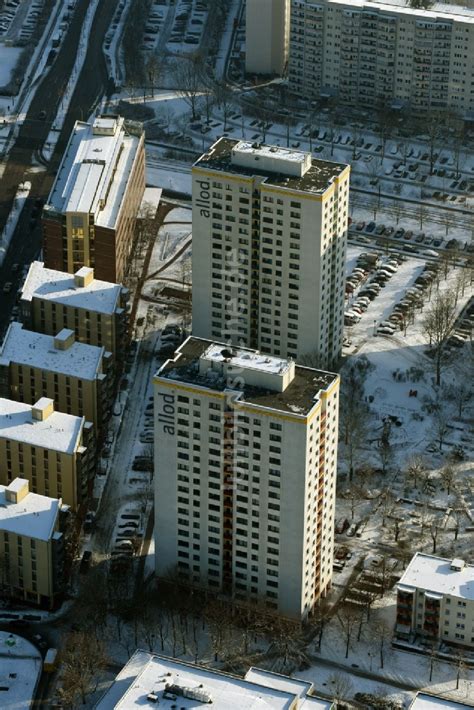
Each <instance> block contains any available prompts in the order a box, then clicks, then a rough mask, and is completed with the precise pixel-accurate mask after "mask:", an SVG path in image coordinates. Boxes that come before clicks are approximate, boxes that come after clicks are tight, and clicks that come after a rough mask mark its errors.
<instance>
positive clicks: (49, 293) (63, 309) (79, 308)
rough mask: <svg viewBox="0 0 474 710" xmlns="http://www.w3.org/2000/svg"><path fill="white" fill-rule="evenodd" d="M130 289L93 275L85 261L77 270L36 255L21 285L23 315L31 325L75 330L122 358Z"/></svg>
mask: <svg viewBox="0 0 474 710" xmlns="http://www.w3.org/2000/svg"><path fill="white" fill-rule="evenodd" d="M128 299H129V291H128V289H126V288H124V287H123V286H121V285H120V284H115V283H109V282H108V281H100V280H99V279H95V278H94V270H93V269H91V268H89V267H87V266H83V267H82V268H81V269H79V270H78V271H76V273H75V274H74V275H70V274H67V273H64V272H63V271H56V270H54V269H47V268H45V266H44V264H43V263H42V262H41V261H34V262H33V263H32V264H31V266H30V269H29V271H28V275H27V277H26V279H25V282H24V284H23V286H22V289H21V296H20V315H21V319H22V322H23V324H24V325H25V327H26V328H28V329H29V330H34V331H36V332H38V333H45V334H46V335H56V333H59V331H60V330H61V329H62V328H69V329H70V330H73V331H74V333H75V336H76V340H78V341H79V342H80V343H87V344H88V345H98V346H99V347H104V348H105V349H106V350H107V351H108V352H110V353H112V355H113V356H114V360H115V361H117V360H118V361H120V359H121V358H123V355H124V351H125V342H126V335H127V329H128Z"/></svg>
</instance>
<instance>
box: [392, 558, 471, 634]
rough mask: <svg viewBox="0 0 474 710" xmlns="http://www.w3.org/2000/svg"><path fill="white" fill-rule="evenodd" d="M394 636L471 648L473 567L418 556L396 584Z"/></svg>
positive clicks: (451, 561) (459, 562) (455, 560)
mask: <svg viewBox="0 0 474 710" xmlns="http://www.w3.org/2000/svg"><path fill="white" fill-rule="evenodd" d="M396 633H397V634H398V635H399V636H401V637H402V638H411V637H412V636H413V635H419V636H424V637H426V638H428V639H430V640H432V641H433V642H434V641H442V642H445V643H450V644H453V645H456V646H467V647H469V648H474V566H473V565H468V564H466V563H465V562H464V560H461V559H454V560H447V559H444V558H442V557H436V556H435V555H426V554H424V553H421V552H417V553H416V554H415V556H414V557H413V559H412V560H411V562H410V564H409V565H408V567H407V569H406V570H405V572H404V574H403V576H402V578H401V579H400V581H399V582H398V584H397V625H396Z"/></svg>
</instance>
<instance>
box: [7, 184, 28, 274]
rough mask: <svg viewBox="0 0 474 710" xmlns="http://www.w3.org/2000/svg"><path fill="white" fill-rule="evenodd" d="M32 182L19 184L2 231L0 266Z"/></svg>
mask: <svg viewBox="0 0 474 710" xmlns="http://www.w3.org/2000/svg"><path fill="white" fill-rule="evenodd" d="M30 190H31V183H30V182H24V183H22V184H21V185H19V187H18V190H17V192H16V195H15V199H14V200H13V207H12V209H11V211H10V214H9V215H8V218H7V222H6V224H5V226H4V228H3V230H2V232H1V233H0V266H1V265H2V264H3V261H4V259H5V256H6V254H7V251H8V247H9V246H10V242H11V239H12V237H13V234H14V232H15V229H16V225H17V224H18V220H19V219H20V215H21V211H22V209H23V207H24V206H25V202H26V199H27V197H28V195H29V194H30Z"/></svg>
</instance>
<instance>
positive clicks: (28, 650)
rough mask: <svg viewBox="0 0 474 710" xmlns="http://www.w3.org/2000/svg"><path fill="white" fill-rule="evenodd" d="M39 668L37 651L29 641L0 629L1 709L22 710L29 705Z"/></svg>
mask: <svg viewBox="0 0 474 710" xmlns="http://www.w3.org/2000/svg"><path fill="white" fill-rule="evenodd" d="M42 669H43V661H42V659H41V653H40V652H39V651H38V649H37V648H35V646H33V644H32V643H30V642H29V641H27V640H26V639H24V638H22V637H21V636H16V635H15V634H10V633H9V632H8V631H0V684H1V685H2V707H3V708H17V709H18V710H26V708H30V707H32V705H33V699H34V695H35V689H36V683H37V682H38V680H39V677H40V675H41V671H42Z"/></svg>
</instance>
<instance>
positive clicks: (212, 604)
mask: <svg viewBox="0 0 474 710" xmlns="http://www.w3.org/2000/svg"><path fill="white" fill-rule="evenodd" d="M204 615H205V619H206V623H207V626H208V629H209V637H210V639H211V646H212V651H213V653H214V661H215V662H217V661H218V660H219V656H222V655H223V653H224V651H225V649H226V643H227V639H228V636H229V609H228V606H227V605H226V604H224V603H223V602H221V601H219V600H217V599H212V600H210V601H209V602H208V604H207V606H206V608H205V611H204Z"/></svg>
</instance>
